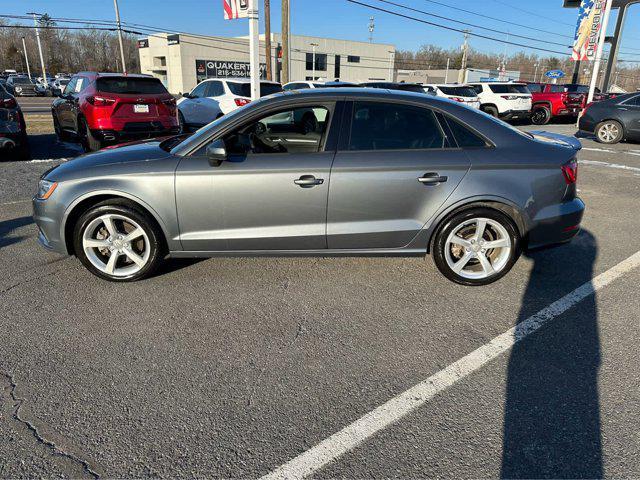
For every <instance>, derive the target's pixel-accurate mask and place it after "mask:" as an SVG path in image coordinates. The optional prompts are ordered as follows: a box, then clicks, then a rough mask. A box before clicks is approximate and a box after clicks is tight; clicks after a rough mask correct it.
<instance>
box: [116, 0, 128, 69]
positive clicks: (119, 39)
mask: <svg viewBox="0 0 640 480" xmlns="http://www.w3.org/2000/svg"><path fill="white" fill-rule="evenodd" d="M113 8H115V10H116V23H117V25H118V42H120V60H121V61H122V73H127V65H126V64H125V63H124V46H123V44H122V25H121V24H120V9H119V8H118V0H113Z"/></svg>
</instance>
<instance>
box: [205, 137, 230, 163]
mask: <svg viewBox="0 0 640 480" xmlns="http://www.w3.org/2000/svg"><path fill="white" fill-rule="evenodd" d="M206 152H207V157H209V164H210V165H211V166H212V167H219V166H220V165H221V164H222V162H224V161H225V160H226V159H227V149H226V148H225V146H224V141H223V140H222V139H221V138H218V139H216V140H214V141H213V142H211V143H210V144H209V145H208V146H207V151H206Z"/></svg>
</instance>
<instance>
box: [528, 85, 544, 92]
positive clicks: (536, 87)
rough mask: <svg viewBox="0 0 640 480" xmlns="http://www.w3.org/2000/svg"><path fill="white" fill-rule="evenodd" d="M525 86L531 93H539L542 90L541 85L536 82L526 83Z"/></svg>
mask: <svg viewBox="0 0 640 480" xmlns="http://www.w3.org/2000/svg"><path fill="white" fill-rule="evenodd" d="M527 88H528V89H529V91H530V92H531V93H541V92H542V85H538V84H536V83H530V84H528V85H527Z"/></svg>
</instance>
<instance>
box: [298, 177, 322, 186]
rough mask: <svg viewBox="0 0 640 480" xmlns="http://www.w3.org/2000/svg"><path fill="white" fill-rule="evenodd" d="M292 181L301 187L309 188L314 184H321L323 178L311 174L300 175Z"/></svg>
mask: <svg viewBox="0 0 640 480" xmlns="http://www.w3.org/2000/svg"><path fill="white" fill-rule="evenodd" d="M293 183H295V184H296V185H299V186H300V187H302V188H309V187H315V186H316V185H322V184H323V183H324V178H316V177H314V176H313V175H302V176H301V177H300V178H297V179H296V180H294V181H293Z"/></svg>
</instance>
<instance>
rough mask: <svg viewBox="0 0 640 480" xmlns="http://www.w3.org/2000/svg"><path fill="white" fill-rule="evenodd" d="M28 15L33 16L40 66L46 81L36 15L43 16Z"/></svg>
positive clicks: (30, 13)
mask: <svg viewBox="0 0 640 480" xmlns="http://www.w3.org/2000/svg"><path fill="white" fill-rule="evenodd" d="M27 15H32V16H33V25H34V26H35V27H36V40H37V41H38V52H39V53H40V66H41V67H42V79H43V80H44V81H46V79H47V71H46V69H45V68H44V56H43V55H42V45H41V44H40V30H38V20H36V15H38V16H42V14H41V13H34V12H29V13H27Z"/></svg>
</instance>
